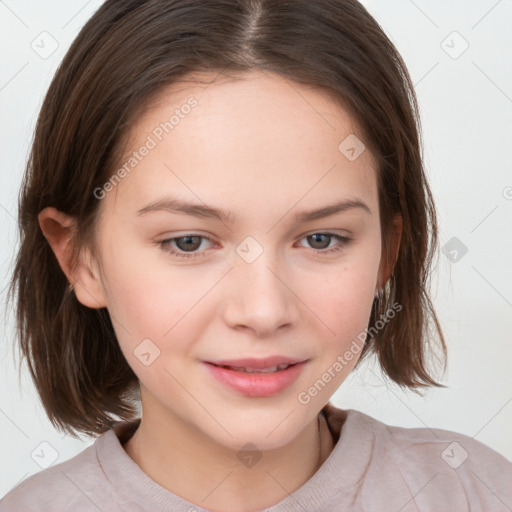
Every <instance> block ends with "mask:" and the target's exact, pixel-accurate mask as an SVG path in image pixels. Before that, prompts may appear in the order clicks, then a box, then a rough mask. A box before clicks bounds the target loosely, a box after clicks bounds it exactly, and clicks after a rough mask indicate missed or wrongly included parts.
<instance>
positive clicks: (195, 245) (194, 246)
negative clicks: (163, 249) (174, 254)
mask: <svg viewBox="0 0 512 512" xmlns="http://www.w3.org/2000/svg"><path fill="white" fill-rule="evenodd" d="M200 238H201V237H199V236H182V237H180V238H178V240H177V241H176V243H177V245H178V246H179V245H180V242H181V241H182V240H185V241H186V245H184V247H179V248H180V249H182V250H185V251H186V250H194V249H197V248H198V247H199V246H200V245H201V241H200ZM194 239H195V240H194ZM194 241H195V243H194ZM191 243H192V246H191V245H190V244H191Z"/></svg>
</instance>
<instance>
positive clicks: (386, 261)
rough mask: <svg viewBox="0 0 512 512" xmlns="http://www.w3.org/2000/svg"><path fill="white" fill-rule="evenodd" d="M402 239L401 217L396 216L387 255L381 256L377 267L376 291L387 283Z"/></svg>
mask: <svg viewBox="0 0 512 512" xmlns="http://www.w3.org/2000/svg"><path fill="white" fill-rule="evenodd" d="M401 238H402V216H401V215H399V214H397V215H395V217H394V218H393V223H392V226H391V233H390V247H389V253H388V254H382V258H381V260H380V267H379V278H378V282H377V289H378V290H381V289H382V288H384V286H385V284H386V283H387V281H388V279H389V277H390V276H391V273H392V272H393V268H394V267H395V263H396V260H397V258H398V250H399V248H400V240H401Z"/></svg>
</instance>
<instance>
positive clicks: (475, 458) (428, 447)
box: [348, 411, 512, 511]
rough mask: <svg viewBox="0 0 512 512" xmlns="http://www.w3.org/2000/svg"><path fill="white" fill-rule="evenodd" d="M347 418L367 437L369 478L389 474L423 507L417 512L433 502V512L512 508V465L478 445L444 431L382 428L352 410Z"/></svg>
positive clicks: (467, 437) (427, 508) (460, 435)
mask: <svg viewBox="0 0 512 512" xmlns="http://www.w3.org/2000/svg"><path fill="white" fill-rule="evenodd" d="M348 418H351V420H352V422H353V424H354V425H357V426H358V428H360V429H361V428H365V429H367V431H368V432H369V433H370V434H371V439H372V443H373V446H372V450H371V451H372V465H371V467H372V471H370V473H372V472H373V473H374V474H375V475H378V474H379V473H380V472H381V471H384V470H386V471H387V472H388V473H389V472H390V471H391V472H392V473H394V474H395V481H397V482H398V481H400V482H402V484H403V485H404V486H406V487H408V488H409V490H410V492H411V496H413V497H414V499H413V501H414V502H416V504H417V505H419V504H420V503H422V504H423V507H424V508H422V506H419V509H420V510H431V507H432V503H437V502H439V505H436V506H441V503H442V508H440V509H439V510H450V506H451V507H452V508H451V509H452V510H454V508H453V507H464V508H457V510H459V509H462V510H469V509H470V508H471V510H493V511H494V510H496V511H498V510H511V509H512V490H511V487H512V486H511V484H512V463H511V462H510V461H509V460H507V459H506V458H505V457H504V456H503V455H501V454H499V453H498V452H496V451H494V450H493V449H491V448H489V447H488V446H486V445H485V444H483V443H481V442H480V441H477V440H476V439H473V438H471V437H469V436H467V435H464V434H459V433H457V432H452V431H449V430H444V429H438V428H404V427H397V426H391V425H386V424H384V423H383V422H381V421H379V420H377V419H375V418H372V417H370V416H367V415H365V414H363V413H360V412H358V411H348ZM450 503H451V505H450ZM469 503H471V507H470V506H469ZM429 507H430V508H429Z"/></svg>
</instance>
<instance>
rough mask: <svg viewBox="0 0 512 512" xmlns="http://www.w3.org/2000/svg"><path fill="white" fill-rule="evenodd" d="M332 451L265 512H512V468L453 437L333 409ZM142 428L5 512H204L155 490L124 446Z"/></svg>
mask: <svg viewBox="0 0 512 512" xmlns="http://www.w3.org/2000/svg"><path fill="white" fill-rule="evenodd" d="M322 413H323V414H324V416H325V418H326V420H327V424H328V426H329V430H330V431H331V434H332V436H333V440H334V442H335V445H334V449H333V451H332V452H331V453H330V455H329V457H328V458H327V459H326V460H325V461H324V463H323V464H322V465H321V466H320V468H319V469H318V470H317V471H316V473H315V474H314V475H313V476H312V477H311V478H310V479H309V480H308V481H306V482H305V483H304V484H303V485H302V486H301V487H300V488H298V489H297V490H296V491H295V492H293V493H292V494H290V495H288V496H287V497H286V498H284V499H283V500H281V501H280V502H279V503H277V504H275V505H273V506H272V507H270V508H267V509H265V511H264V512H335V511H336V512H341V511H343V512H346V511H355V512H356V511H357V512H363V511H364V512H420V511H421V512H445V511H446V512H462V511H472V512H477V511H478V512H505V511H507V512H510V511H511V510H512V463H511V462H509V461H508V460H507V459H506V458H505V457H503V456H502V455H500V454H499V453H497V452H495V451H494V450H492V449H491V448H489V447H487V446H486V445H484V444H482V443H481V442H479V441H476V440H475V439H472V438H471V437H469V436H466V435H463V434H457V433H454V432H450V431H447V430H441V429H429V428H403V427H396V426H389V425H386V424H384V423H382V422H380V421H378V420H376V419H374V418H372V417H370V416H368V415H366V414H363V413H362V412H358V411H355V410H342V409H339V408H337V407H335V406H333V405H332V404H331V403H329V402H328V403H327V404H326V406H325V407H324V408H323V409H322ZM139 422H140V419H138V420H133V421H129V422H120V423H119V424H117V425H115V426H114V427H113V429H111V430H109V431H107V432H105V433H103V434H102V435H100V436H99V437H98V438H96V440H95V441H94V443H93V444H92V445H91V446H89V447H87V448H86V449H84V450H83V451H82V452H80V453H79V454H78V455H76V456H74V457H73V458H71V459H69V460H67V461H65V462H62V463H59V464H57V465H55V466H52V467H49V468H47V469H44V470H42V471H40V472H39V473H36V474H34V475H31V476H29V477H28V478H26V479H25V480H24V481H22V482H21V483H20V484H18V485H17V486H16V487H15V488H14V489H12V490H11V491H9V492H8V493H7V495H6V496H5V497H4V498H3V499H2V500H0V512H36V511H37V512H40V511H46V512H47V511H52V512H64V511H66V512H67V511H69V512H71V511H72V512H98V511H102V512H121V511H122V512H165V511H172V512H205V511H207V509H206V508H202V507H201V506H199V505H198V504H195V503H192V502H189V501H187V500H185V499H183V498H182V497H181V496H178V495H176V494H174V493H172V492H171V491H169V490H167V489H165V488H164V487H162V486H160V485H159V484H157V483H156V482H155V481H153V480H152V479H151V478H149V476H148V475H146V474H145V473H144V472H143V471H142V470H141V469H140V467H139V466H138V465H137V464H136V463H135V462H134V461H133V460H132V459H131V458H130V456H129V455H128V454H127V453H126V452H125V450H124V448H123V446H122V444H123V443H124V442H126V441H127V440H128V439H129V438H130V437H131V435H133V433H134V432H135V430H136V429H137V427H138V425H139Z"/></svg>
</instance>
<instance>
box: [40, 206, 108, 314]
mask: <svg viewBox="0 0 512 512" xmlns="http://www.w3.org/2000/svg"><path fill="white" fill-rule="evenodd" d="M38 221H39V226H40V228H41V231H42V232H43V235H44V237H45V238H46V240H47V241H48V243H49V244H50V247H51V248H52V251H53V253H54V254H55V257H56V258H57V261H58V263H59V266H60V268H61V269H62V271H63V272H64V274H65V275H66V277H67V279H68V281H69V282H70V285H71V286H72V287H73V289H74V292H75V295H76V298H77V299H78V301H79V302H81V303H82V304H83V305H84V306H87V307H89V308H93V309H98V308H102V307H105V306H106V300H105V292H104V289H103V286H102V282H101V278H100V274H99V272H98V269H97V268H96V265H95V263H94V262H93V260H92V258H91V257H90V255H89V253H88V251H82V252H81V253H80V255H79V257H78V262H77V264H76V265H75V267H74V268H73V267H72V261H71V254H72V248H73V242H74V239H75V233H76V229H75V221H74V219H73V218H72V217H70V216H69V215H66V214H64V213H62V212H60V211H59V210H57V209H56V208H53V207H48V208H45V209H44V210H42V211H41V212H39V215H38Z"/></svg>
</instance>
